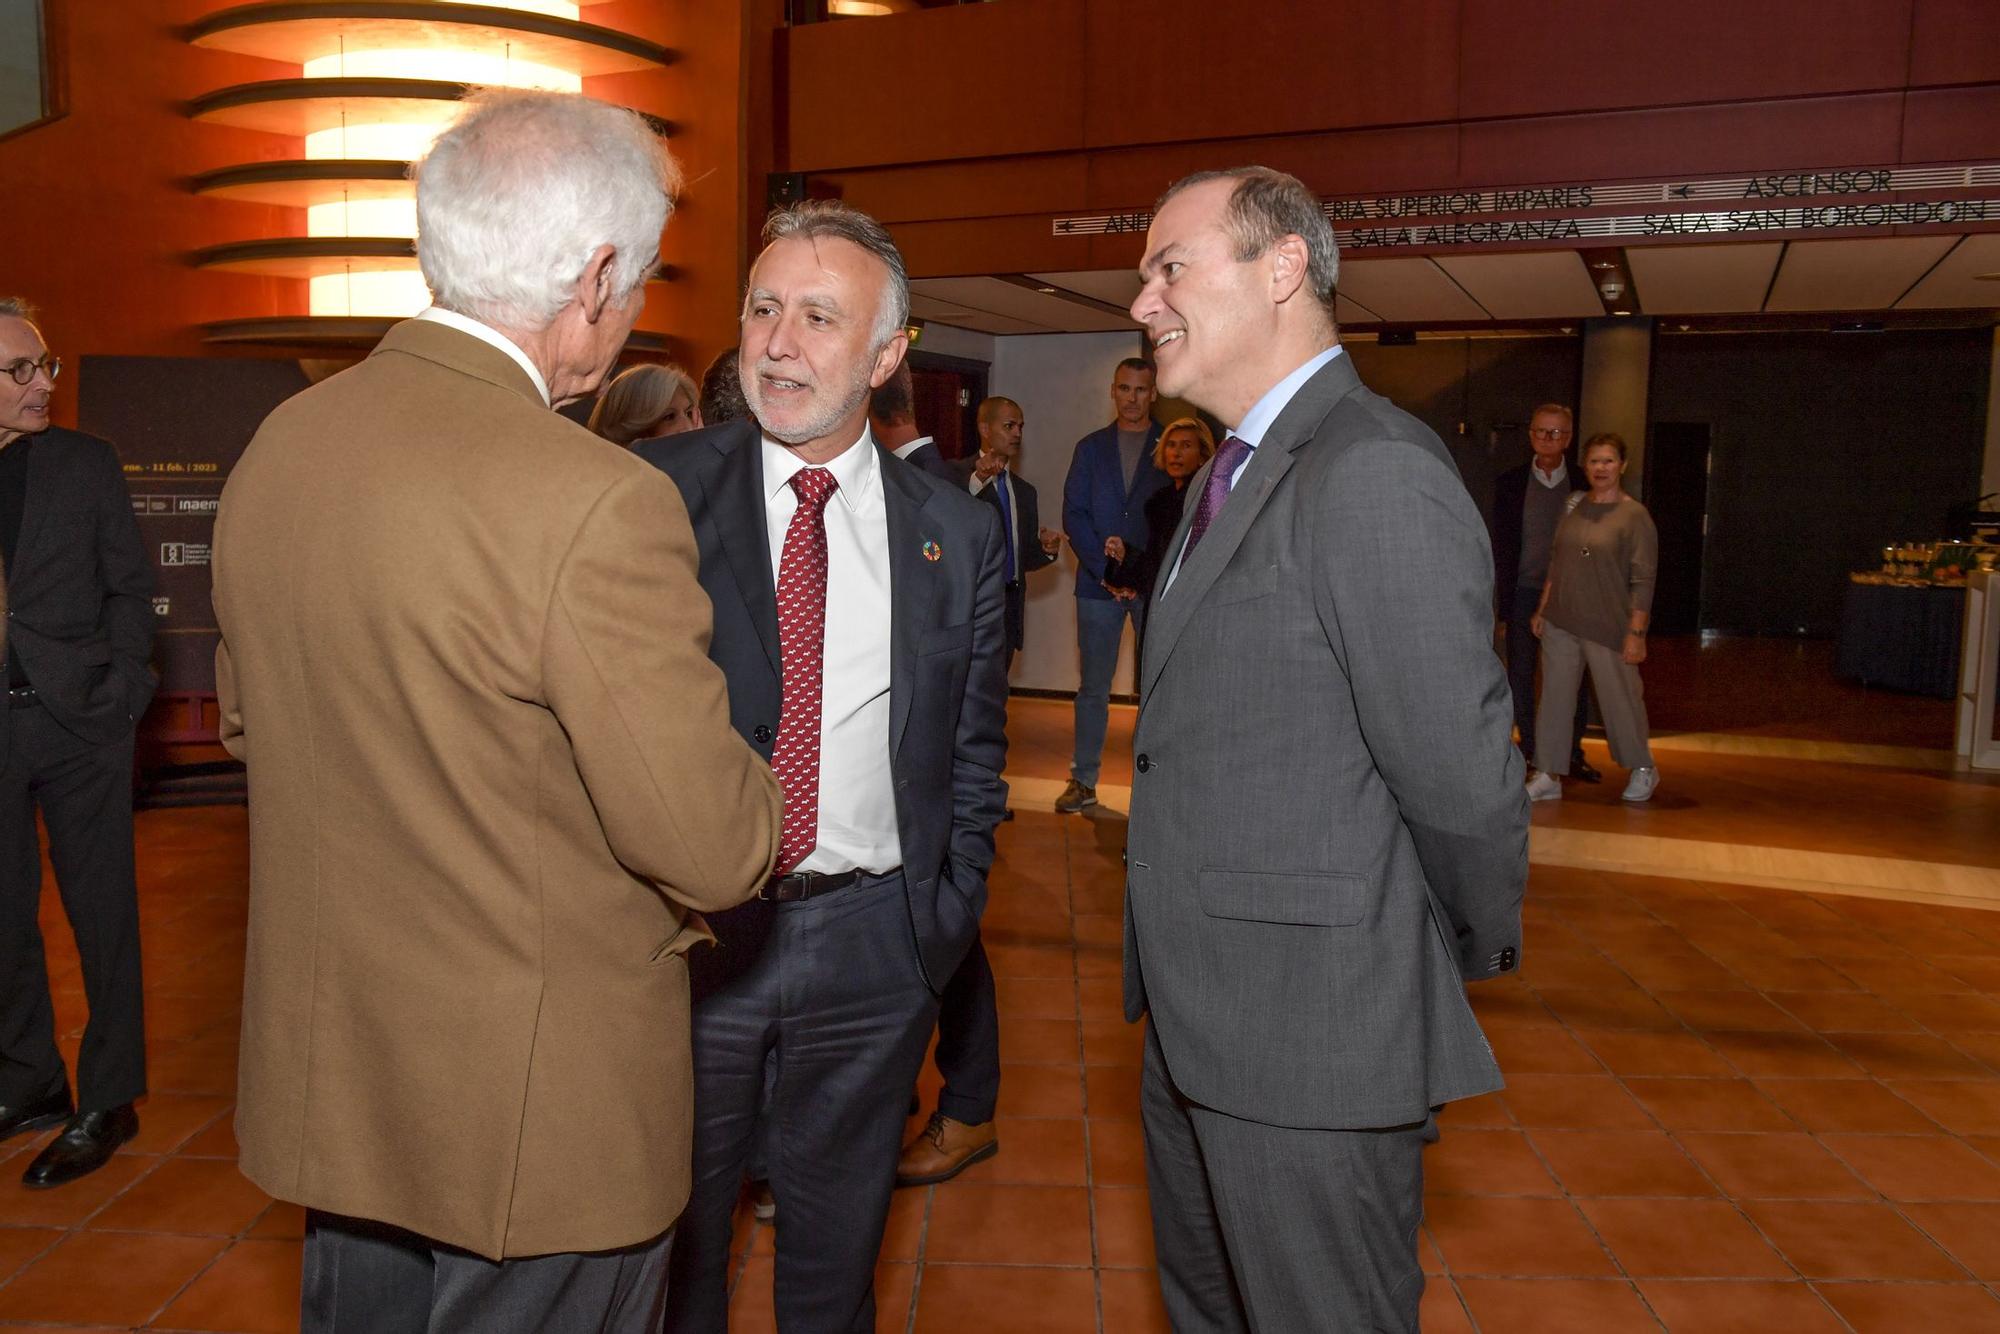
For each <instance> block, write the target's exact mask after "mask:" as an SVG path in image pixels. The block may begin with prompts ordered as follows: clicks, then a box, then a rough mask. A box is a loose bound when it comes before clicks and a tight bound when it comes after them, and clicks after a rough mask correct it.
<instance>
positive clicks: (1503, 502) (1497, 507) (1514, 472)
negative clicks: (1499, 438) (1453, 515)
mask: <svg viewBox="0 0 2000 1334" xmlns="http://www.w3.org/2000/svg"><path fill="white" fill-rule="evenodd" d="M1534 466H1535V465H1534V464H1533V463H1532V462H1530V463H1523V464H1522V465H1521V466H1520V467H1518V468H1509V469H1508V470H1507V471H1506V472H1503V473H1501V474H1500V475H1499V476H1498V477H1496V478H1494V479H1493V512H1492V513H1491V514H1490V515H1488V516H1487V519H1486V526H1487V528H1488V529H1489V530H1491V532H1492V534H1493V608H1494V611H1495V613H1496V614H1497V615H1498V616H1499V617H1500V619H1501V620H1503V621H1504V620H1506V619H1507V617H1509V616H1510V615H1512V614H1513V609H1514V585H1515V584H1516V583H1517V582H1518V581H1519V579H1520V576H1521V506H1522V505H1523V504H1524V503H1526V501H1527V498H1528V469H1530V468H1532V467H1534ZM1564 469H1565V471H1566V473H1567V474H1568V477H1569V489H1570V490H1572V491H1587V490H1589V489H1590V483H1589V482H1588V481H1587V480H1585V478H1584V476H1583V469H1581V468H1579V467H1577V466H1576V464H1574V463H1571V462H1568V461H1567V460H1566V461H1565V462H1564Z"/></svg>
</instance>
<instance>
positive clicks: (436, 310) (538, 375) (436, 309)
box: [417, 306, 549, 407]
mask: <svg viewBox="0 0 2000 1334" xmlns="http://www.w3.org/2000/svg"><path fill="white" fill-rule="evenodd" d="M417 318H418V319H420V320H429V321H430V322H431V323H432V324H442V325H444V326H445V327H446V328H448V329H456V330H458V331H459V332H460V333H468V334H471V335H472V336H473V337H474V338H477V339H478V340H479V341H480V342H482V343H490V344H491V345H492V346H494V347H497V348H499V349H500V350H501V351H502V352H505V353H506V354H507V355H508V356H510V357H512V358H513V359H514V362H515V364H516V365H518V366H519V367H520V368H521V369H522V370H524V371H526V372H527V373H528V378H529V379H530V380H532V381H534V384H535V390H536V392H537V393H539V394H541V396H542V405H543V406H544V407H546V406H548V403H549V382H548V381H547V380H545V379H543V378H542V372H541V371H540V369H538V368H537V367H536V365H535V363H534V362H532V361H529V360H528V354H527V353H525V352H523V351H522V350H521V349H520V346H519V345H518V344H516V343H515V342H514V340H513V339H511V338H509V337H507V335H506V334H503V333H501V332H500V331H499V330H498V329H496V328H494V327H493V326H492V325H490V324H481V323H480V322H479V321H478V320H475V319H473V318H472V317H471V316H470V315H461V314H459V313H458V312H457V311H455V310H446V309H445V308H444V307H442V306H432V307H430V308H429V309H428V310H426V311H424V313H423V314H421V315H419V316H417Z"/></svg>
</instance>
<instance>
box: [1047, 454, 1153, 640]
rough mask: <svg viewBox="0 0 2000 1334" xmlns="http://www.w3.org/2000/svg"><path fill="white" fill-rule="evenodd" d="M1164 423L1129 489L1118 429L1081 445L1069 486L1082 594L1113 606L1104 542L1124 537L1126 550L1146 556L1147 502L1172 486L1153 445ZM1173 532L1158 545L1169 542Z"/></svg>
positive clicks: (1068, 524)
mask: <svg viewBox="0 0 2000 1334" xmlns="http://www.w3.org/2000/svg"><path fill="white" fill-rule="evenodd" d="M1159 439H1160V424H1159V423H1158V422H1150V421H1149V422H1148V423H1147V424H1146V448H1145V452H1143V453H1142V454H1140V455H1139V466H1138V468H1137V469H1135V470H1134V471H1133V473H1132V485H1131V486H1130V487H1129V488H1128V487H1126V485H1125V468H1124V465H1123V464H1121V463H1120V462H1119V460H1118V424H1117V423H1116V422H1113V423H1112V424H1111V425H1109V426H1106V427H1105V428H1103V429H1102V430H1098V431H1092V432H1091V433H1090V434H1089V435H1087V436H1085V437H1084V438H1083V439H1081V440H1079V441H1077V442H1076V454H1075V456H1074V457H1072V458H1071V459H1070V464H1069V477H1068V479H1067V480H1065V481H1064V482H1063V532H1064V533H1066V534H1068V536H1069V544H1070V546H1071V547H1072V548H1073V549H1074V550H1075V551H1076V595H1077V596H1078V597H1080V598H1095V599H1097V600H1098V601H1100V602H1109V601H1111V594H1109V593H1107V592H1105V591H1104V540H1105V539H1106V538H1108V537H1122V538H1124V539H1125V545H1126V546H1127V547H1129V548H1132V549H1133V550H1135V551H1143V550H1145V549H1146V547H1148V546H1149V545H1151V544H1152V542H1153V541H1154V540H1155V539H1154V537H1153V536H1152V535H1151V534H1150V533H1148V532H1147V529H1146V502H1147V501H1149V500H1151V499H1152V498H1153V493H1154V492H1155V491H1158V490H1159V489H1160V488H1161V487H1163V486H1165V485H1166V484H1167V475H1166V474H1165V473H1163V472H1161V471H1160V470H1159V469H1158V468H1156V467H1154V466H1153V446H1154V445H1155V444H1157V443H1158V442H1159ZM1171 536H1172V534H1170V533H1161V534H1160V535H1159V537H1158V539H1157V540H1159V541H1162V542H1164V541H1166V540H1167V538H1169V537H1171Z"/></svg>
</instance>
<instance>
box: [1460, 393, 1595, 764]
mask: <svg viewBox="0 0 2000 1334" xmlns="http://www.w3.org/2000/svg"><path fill="white" fill-rule="evenodd" d="M1574 434H1575V426H1574V424H1573V417H1572V414H1571V412H1570V410H1569V409H1568V408H1566V407H1564V406H1563V405H1562V404H1560V403H1544V404H1542V405H1541V406H1540V407H1538V408H1536V409H1535V410H1534V412H1533V414H1531V415H1530V416H1529V418H1528V444H1529V446H1530V448H1532V449H1533V450H1534V457H1533V458H1532V459H1530V460H1529V461H1528V462H1526V463H1523V464H1522V465H1521V466H1520V467H1518V468H1510V469H1508V470H1507V471H1506V472H1503V473H1501V474H1500V475H1499V476H1498V477H1496V478H1495V479H1494V480H1493V512H1492V515H1491V517H1490V518H1489V520H1488V526H1489V527H1490V528H1491V529H1492V532H1493V602H1494V611H1495V614H1496V615H1497V616H1498V617H1499V619H1500V623H1501V624H1502V625H1505V626H1506V627H1507V689H1508V690H1509V691H1510V692H1511V693H1512V694H1513V697H1514V726H1515V729H1516V730H1518V731H1519V732H1520V734H1521V754H1522V755H1524V756H1526V757H1527V758H1528V761H1529V763H1533V762H1534V756H1535V664H1536V663H1537V662H1539V661H1540V658H1541V641H1540V640H1539V639H1537V638H1536V637H1535V633H1534V631H1533V630H1531V629H1529V627H1528V622H1529V621H1531V620H1533V619H1534V615H1535V608H1536V607H1537V606H1538V605H1540V603H1541V600H1542V580H1543V579H1544V577H1546V576H1547V574H1548V572H1549V549H1550V544H1551V543H1553V542H1554V541H1555V535H1556V526H1557V525H1558V524H1560V523H1561V522H1562V519H1563V515H1565V514H1567V513H1568V512H1569V503H1570V497H1571V496H1572V495H1574V494H1575V493H1576V492H1578V491H1587V490H1589V489H1590V483H1589V482H1587V481H1585V480H1584V477H1583V469H1581V468H1573V467H1570V466H1569V464H1568V463H1567V462H1566V459H1567V458H1568V455H1569V443H1570V440H1571V439H1572V438H1574ZM1589 700H1590V687H1589V686H1588V685H1584V686H1581V687H1579V688H1578V690H1577V693H1576V726H1575V727H1574V728H1573V729H1572V730H1571V731H1570V736H1571V737H1572V738H1574V745H1573V753H1572V754H1571V755H1570V759H1569V771H1570V773H1571V775H1573V776H1574V777H1576V778H1580V779H1582V780H1583V781H1584V782H1586V783H1596V782H1600V781H1602V779H1603V775H1602V774H1600V773H1598V771H1597V770H1595V769H1593V768H1591V767H1590V765H1589V764H1588V763H1587V762H1586V761H1585V760H1584V758H1583V728H1584V724H1585V723H1586V722H1588V721H1589V717H1590V708H1589Z"/></svg>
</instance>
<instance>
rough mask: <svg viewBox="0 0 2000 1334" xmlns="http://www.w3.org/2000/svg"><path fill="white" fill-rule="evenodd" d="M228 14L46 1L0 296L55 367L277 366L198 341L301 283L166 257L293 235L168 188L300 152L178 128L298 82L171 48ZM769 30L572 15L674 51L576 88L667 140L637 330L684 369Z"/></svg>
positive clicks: (168, 3) (731, 204)
mask: <svg viewBox="0 0 2000 1334" xmlns="http://www.w3.org/2000/svg"><path fill="white" fill-rule="evenodd" d="M229 2H230V0H154V2H153V3H149V4H132V3H127V2H126V0H117V2H115V3H114V2H113V0H52V4H51V9H52V11H53V18H54V20H55V22H56V28H57V35H58V37H59V38H60V39H61V48H62V52H63V54H62V64H63V68H64V73H65V75H66V77H67V82H68V87H69V96H68V108H69V109H68V113H67V114H66V115H64V116H63V117H62V118H60V119H59V120H56V121H54V122H52V123H49V124H46V125H43V126H41V127H38V128H35V129H32V130H28V131H26V132H24V133H21V134H18V135H15V136H13V137H10V138H7V139H4V140H0V182H5V183H6V190H7V196H8V201H7V207H6V208H5V209H4V210H0V293H7V294H15V293H18V294H20V295H23V296H26V297H28V298H29V299H30V300H31V301H33V302H34V303H35V304H36V305H38V306H40V307H41V308H42V311H43V319H42V324H43V329H44V332H45V333H46V334H47V336H48V338H49V341H50V343H51V345H52V346H53V347H54V348H55V349H56V351H57V352H58V353H59V354H61V355H63V356H65V357H68V358H70V359H71V364H72V367H74V365H75V359H76V358H78V357H80V356H81V355H83V354H121V355H146V356H204V355H212V356H251V357H256V356H283V355H288V353H287V352H286V351H284V350H282V349H257V348H226V349H224V348H215V347H210V346H208V345H205V344H204V343H203V342H202V341H201V333H200V329H199V327H198V326H200V325H201V324H203V323H206V322H209V321H215V320H224V319H238V318H250V317H257V316H268V315H287V314H292V315H299V314H304V313H305V308H306V306H305V303H306V290H305V284H304V283H303V282H301V281H295V280H279V279H269V278H255V277H249V276H244V275H235V274H222V273H212V272H202V271H200V270H197V269H195V268H193V267H192V266H190V265H189V264H188V263H187V258H186V257H187V255H188V254H189V253H190V252H192V251H194V250H198V249H200V248H202V247H204V246H210V245H217V244H220V243H223V242H226V241H236V240H247V239H251V238H254V237H258V236H284V235H300V234H303V232H304V228H305V219H304V215H303V212H302V211H301V210H296V209H281V208H273V207H267V206H262V205H255V204H245V203H240V202H235V201H226V200H218V199H208V198H202V197H198V196H196V195H194V194H191V193H190V192H189V191H188V190H187V189H186V186H185V181H186V180H187V178H189V177H191V176H194V175H196V174H197V173H200V172H203V171H208V170H211V169H213V168H217V167H223V166H229V165H232V164H238V163H246V162H260V161H270V160H276V159H283V158H292V157H298V156H300V155H301V153H302V146H301V143H300V141H299V140H297V139H295V138H290V137H286V136H281V135H272V134H264V133H260V132H256V131H248V130H232V129H227V128H224V127H220V126H214V125H206V124H198V123H196V122H195V121H193V120H190V119H189V118H188V117H187V116H186V115H185V114H184V113H183V111H182V107H183V106H184V105H185V104H186V102H187V101H188V99H190V98H192V97H195V96H197V95H199V94H202V93H205V92H209V91H212V90H214V89H217V88H222V87H226V86H229V85H231V84H237V83H248V82H253V81H257V80H261V79H272V78H286V77H295V76H296V75H297V73H298V71H297V67H295V66H289V65H282V64H276V63H273V62H269V61H262V60H257V59H252V58H249V57H242V56H236V55H231V54H229V53H227V52H218V51H209V50H203V49H199V48H196V47H193V46H190V45H189V44H188V43H187V42H185V41H184V40H182V38H181V36H180V29H181V27H182V26H183V25H185V24H186V23H188V22H189V21H191V20H192V19H194V18H196V17H198V16H199V15H201V14H205V13H209V12H212V11H213V10H216V9H219V8H223V7H226V5H227V4H228V3H229ZM781 13H782V0H736V2H735V3H724V2H723V0H715V3H709V2H708V0H703V2H702V3H673V4H663V3H660V0H611V2H609V3H603V4H591V5H589V7H588V8H586V9H585V11H584V18H585V19H586V20H587V21H590V22H594V23H600V24H604V25H606V26H610V27H617V28H623V29H625V30H627V31H631V32H635V33H639V34H641V35H643V36H646V37H648V38H650V39H652V40H654V41H658V42H661V43H663V44H665V45H667V46H669V47H672V48H674V49H676V50H677V51H679V52H681V58H680V59H679V60H678V61H677V62H676V63H675V64H673V65H672V66H670V67H669V68H667V69H665V70H660V71H654V72H650V73H645V74H634V75H621V76H606V77H603V78H598V79H592V80H588V81H587V84H588V91H590V92H592V93H594V94H596V95H598V96H601V97H607V98H611V99H613V100H619V101H626V102H629V103H630V104H632V105H635V106H639V107H642V108H643V109H645V110H647V111H650V112H653V113H654V114H657V115H660V116H663V117H665V118H666V119H668V120H671V121H673V122H674V123H675V124H676V125H677V126H679V127H680V129H679V132H678V133H677V134H676V135H675V136H674V138H673V139H672V140H671V143H672V146H673V149H674V152H675V154H676V156H677V157H679V159H680V160H681V163H682V165H683V167H684V168H685V169H686V173H687V179H688V182H689V184H688V188H687V190H686V193H685V197H684V198H683V200H682V202H681V207H680V209H679V210H678V211H677V213H676V214H675V217H674V220H673V222H672V223H671V224H670V226H669V228H668V232H667V236H666V238H665V241H664V243H663V247H662V258H663V259H664V260H665V261H666V262H667V263H669V264H671V265H673V266H674V268H675V269H676V270H677V273H678V278H677V280H676V281H675V282H673V283H669V284H655V285H654V286H653V288H652V289H651V291H650V292H649V295H648V299H647V308H646V314H645V316H644V318H643V319H642V320H641V327H642V328H646V329H652V330H657V331H661V332H665V333H668V334H669V335H671V336H672V337H673V338H674V340H675V341H674V347H673V351H674V354H675V355H676V356H677V357H679V358H680V359H682V360H684V361H686V362H688V363H689V364H690V365H691V366H692V367H693V368H694V369H695V370H696V371H697V372H698V371H699V369H700V368H701V366H702V365H704V364H706V362H707V360H708V358H709V357H710V356H712V355H713V354H714V353H715V352H716V351H719V350H720V349H721V348H723V347H725V346H728V345H729V344H731V343H733V342H734V341H735V338H736V327H735V317H736V304H737V298H738V293H739V291H740V288H741V281H742V274H743V272H744V269H745V265H746V263H747V255H746V250H747V247H748V244H749V240H748V238H749V235H750V233H749V232H747V231H746V228H745V219H746V217H752V216H754V217H761V215H762V212H763V207H762V206H763V194H764V173H765V172H766V171H768V170H769V169H770V164H769V148H768V144H769V138H770V137H769V135H768V134H752V133H751V132H750V130H749V121H748V119H747V115H746V107H747V106H749V104H750V102H751V99H752V98H753V96H754V97H761V98H762V99H763V100H764V103H765V105H766V110H765V111H764V112H763V119H762V122H761V123H763V124H766V125H768V123H769V111H768V102H769V80H768V79H746V78H745V77H744V74H745V70H746V68H748V69H769V68H770V64H771V54H770V48H771V44H772V32H773V30H774V29H775V28H776V27H777V22H778V18H779V16H780V15H781ZM135 16H136V17H135ZM752 203H754V205H755V208H754V210H753V209H751V208H750V207H749V205H750V204H752ZM290 355H296V353H291V354H290ZM75 412H76V380H75V379H74V378H71V377H65V380H64V382H63V384H62V385H61V386H59V389H58V393H57V416H58V419H59V420H61V421H64V422H74V420H75Z"/></svg>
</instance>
